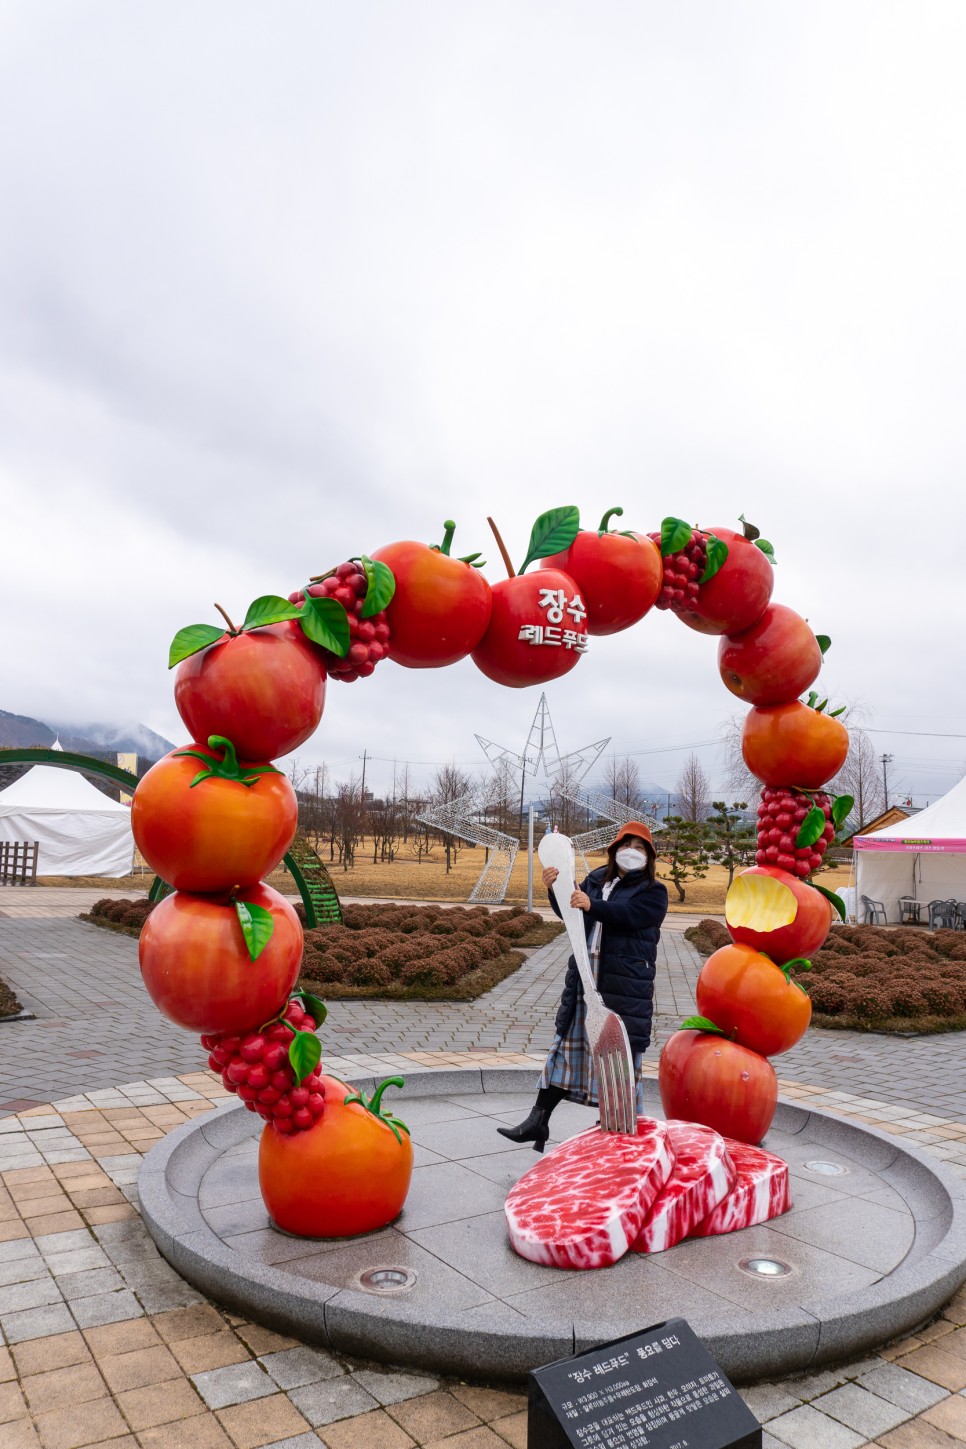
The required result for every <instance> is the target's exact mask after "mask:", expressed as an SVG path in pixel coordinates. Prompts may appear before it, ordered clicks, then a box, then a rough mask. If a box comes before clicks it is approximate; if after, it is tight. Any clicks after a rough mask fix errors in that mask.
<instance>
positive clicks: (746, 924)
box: [708, 865, 832, 1026]
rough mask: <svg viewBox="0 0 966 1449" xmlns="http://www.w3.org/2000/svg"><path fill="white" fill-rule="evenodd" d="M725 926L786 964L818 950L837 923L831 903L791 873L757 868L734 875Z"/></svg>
mask: <svg viewBox="0 0 966 1449" xmlns="http://www.w3.org/2000/svg"><path fill="white" fill-rule="evenodd" d="M725 925H726V926H727V927H728V930H729V932H730V934H731V939H732V940H733V941H737V942H738V943H739V944H740V945H743V946H751V947H752V948H753V949H754V950H756V951H764V953H765V955H766V956H769V957H770V958H771V959H772V961H774V962H775V963H776V964H777V965H779V966H784V964H785V962H786V961H792V960H794V959H795V957H797V956H805V957H808V956H811V954H812V952H813V951H817V950H818V949H819V947H820V946H821V944H822V942H823V941H824V940H825V938H826V936H827V935H828V933H829V930H830V928H831V925H832V904H831V902H830V901H829V899H828V897H827V896H823V895H822V893H821V891H817V890H816V889H815V887H814V886H811V885H809V884H808V883H807V882H806V881H803V880H799V878H798V877H797V876H794V875H790V874H789V872H788V871H787V870H779V869H778V867H777V866H771V865H755V866H752V867H751V869H750V870H743V871H742V872H741V874H740V875H736V876H735V878H734V881H733V882H732V884H731V886H730V888H729V890H728V894H727V896H726V897H725ZM708 1015H711V1013H710V1012H709V1013H708ZM711 1019H712V1021H716V1022H717V1018H716V1017H714V1016H712V1017H711ZM717 1024H718V1025H719V1026H720V1025H721V1023H720V1022H717Z"/></svg>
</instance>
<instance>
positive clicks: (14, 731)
mask: <svg viewBox="0 0 966 1449" xmlns="http://www.w3.org/2000/svg"><path fill="white" fill-rule="evenodd" d="M58 739H59V741H60V744H61V746H62V747H63V749H65V750H73V751H75V752H76V753H78V754H82V755H115V754H135V755H137V756H138V758H139V759H141V760H159V759H160V758H161V756H162V755H166V754H168V752H169V751H170V750H173V749H174V748H175V747H174V745H173V744H171V743H170V741H168V740H166V739H165V738H164V737H163V736H162V735H158V734H155V732H154V731H153V730H150V729H148V727H147V725H143V724H140V723H136V722H135V723H132V724H125V725H120V726H118V725H108V724H100V723H97V724H87V725H81V724H69V723H57V722H54V723H52V724H47V723H46V722H45V721H44V720H39V719H34V718H33V717H32V716H30V715H24V714H13V713H11V712H10V711H9V710H5V709H0V749H2V748H7V749H31V748H34V747H37V746H39V747H41V748H44V749H48V750H49V749H51V748H52V746H53V744H54V741H55V740H58Z"/></svg>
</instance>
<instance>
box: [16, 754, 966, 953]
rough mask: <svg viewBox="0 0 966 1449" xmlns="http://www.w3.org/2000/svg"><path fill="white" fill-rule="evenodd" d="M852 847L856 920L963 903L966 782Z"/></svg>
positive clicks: (860, 838) (859, 837)
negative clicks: (865, 905)
mask: <svg viewBox="0 0 966 1449" xmlns="http://www.w3.org/2000/svg"><path fill="white" fill-rule="evenodd" d="M0 798H2V797H0ZM852 843H853V845H854V847H855V874H856V895H857V896H858V897H859V905H858V907H857V912H858V916H859V919H860V920H861V919H862V906H861V900H862V897H863V896H868V897H869V898H870V899H871V900H874V901H881V902H882V904H883V905H884V906H885V909H886V915H887V916H888V918H889V920H890V921H898V920H899V897H900V896H912V897H913V898H914V899H915V900H918V901H923V902H929V901H936V900H950V899H954V900H958V901H962V900H966V778H964V779H962V780H960V782H959V784H958V785H954V786H953V788H952V789H951V790H950V791H949V793H948V795H944V796H943V797H942V799H941V800H937V801H936V802H935V804H933V805H928V806H927V807H926V809H925V810H920V811H919V813H918V814H917V815H913V816H911V817H910V818H909V819H908V820H899V821H897V822H896V824H895V825H887V826H886V827H885V828H884V829H883V830H876V831H875V832H874V833H873V834H872V835H857V836H856V837H855V839H854V840H853V842H852ZM922 919H923V924H925V923H926V921H927V919H928V917H927V915H926V912H925V909H923V912H922Z"/></svg>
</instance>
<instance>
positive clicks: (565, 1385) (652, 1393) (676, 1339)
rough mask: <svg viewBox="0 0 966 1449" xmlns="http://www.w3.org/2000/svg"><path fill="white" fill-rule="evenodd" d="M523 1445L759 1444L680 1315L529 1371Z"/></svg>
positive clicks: (732, 1447)
mask: <svg viewBox="0 0 966 1449" xmlns="http://www.w3.org/2000/svg"><path fill="white" fill-rule="evenodd" d="M528 1411H529V1412H528V1422H527V1449H761V1425H760V1424H759V1423H758V1420H757V1419H756V1418H755V1416H754V1414H753V1413H752V1412H751V1410H750V1409H749V1408H748V1406H747V1404H746V1403H745V1402H744V1400H743V1399H741V1398H739V1396H738V1395H737V1394H736V1393H735V1391H734V1389H733V1388H732V1386H731V1384H730V1383H729V1382H728V1380H727V1379H726V1378H725V1376H724V1374H723V1373H722V1372H721V1370H720V1369H719V1368H718V1365H717V1364H716V1363H715V1361H714V1359H713V1358H712V1357H711V1355H710V1353H709V1352H708V1350H707V1349H706V1348H705V1346H704V1344H703V1343H702V1342H701V1340H700V1339H699V1338H697V1337H696V1336H695V1334H694V1332H693V1330H692V1329H691V1328H689V1326H688V1325H687V1323H685V1321H684V1319H683V1318H669V1319H668V1320H667V1322H666V1323H657V1324H655V1325H654V1327H653V1328H645V1329H644V1330H643V1331H642V1332H640V1333H632V1334H629V1335H628V1336H627V1337H626V1338H616V1339H614V1340H613V1341H612V1342H611V1343H604V1344H601V1346H600V1347H599V1348H594V1349H591V1351H590V1352H589V1353H579V1354H575V1355H574V1357H573V1358H562V1359H558V1361H557V1362H556V1363H549V1364H547V1365H546V1366H545V1367H544V1368H539V1369H534V1370H533V1372H532V1373H531V1374H530V1378H529V1402H528Z"/></svg>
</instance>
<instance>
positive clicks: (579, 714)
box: [0, 0, 966, 803]
mask: <svg viewBox="0 0 966 1449" xmlns="http://www.w3.org/2000/svg"><path fill="white" fill-rule="evenodd" d="M964 72H966V9H964V7H963V5H962V4H961V3H959V0H956V3H949V4H942V3H929V4H925V5H923V4H921V3H914V0H908V3H904V4H887V3H883V0H875V3H868V4H866V3H851V4H850V3H847V0H846V3H843V0H836V3H834V4H821V3H816V0H810V3H808V4H802V5H781V6H778V5H775V4H773V3H772V0H761V3H756V4H741V3H730V4H728V5H721V4H719V3H706V4H705V3H690V4H689V3H679V4H676V5H667V4H664V3H662V4H657V3H646V0H628V3H616V0H597V3H595V4H593V5H591V4H568V3H561V0H553V3H527V0H513V3H498V0H464V3H459V4H453V3H451V0H441V3H438V4H432V3H407V4H398V3H387V4H379V3H367V0H359V3H355V4H352V5H346V4H336V3H328V0H304V3H294V0H275V3H273V4H272V5H265V4H262V3H259V4H255V3H244V0H230V3H228V0H226V3H217V0H207V3H204V4H200V5H199V4H198V3H197V0H191V3H184V0H181V3H179V0H166V3H164V4H163V5H162V4H154V5H131V4H129V3H126V0H114V3H104V0H101V3H98V0H85V3H84V4H83V5H77V4H74V3H66V0H65V3H56V0H39V3H38V0H21V3H9V0H8V3H5V4H0V197H2V213H3V221H2V224H0V497H2V514H0V529H2V538H3V544H4V547H3V556H2V564H0V614H2V618H3V620H4V625H3V641H4V644H3V667H2V672H0V686H2V687H0V708H3V709H7V710H10V711H12V712H14V713H18V714H28V715H35V716H39V717H41V718H47V719H60V720H68V721H73V722H88V721H99V720H114V721H117V722H119V723H124V722H127V721H133V720H140V721H142V722H143V723H145V724H147V725H149V726H150V727H152V728H153V729H155V730H157V731H159V732H160V733H162V734H164V735H166V736H168V737H169V738H171V739H172V740H174V741H176V742H178V743H181V742H183V740H184V738H185V731H184V728H183V726H182V725H181V724H180V721H179V719H178V717H177V714H176V712H175V710H174V705H173V698H172V692H171V685H172V676H170V675H169V674H168V673H167V672H166V668H165V666H166V656H167V647H168V643H169V641H170V638H171V636H172V635H173V634H174V633H175V632H176V630H177V629H179V628H180V627H181V626H183V625H185V624H189V623H195V622H201V621H208V622H215V621H216V616H215V614H214V611H213V608H212V604H213V601H214V600H216V599H217V600H219V601H220V602H221V603H223V604H224V605H225V606H226V608H227V609H228V610H229V612H230V613H232V614H235V615H237V614H243V613H244V610H245V607H246V605H247V604H248V602H249V601H250V600H251V599H252V598H254V597H256V596H257V595H259V594H263V593H267V592H279V593H283V594H287V593H288V592H289V591H290V590H291V589H292V588H294V587H296V586H297V585H299V584H301V583H302V582H304V580H305V578H306V577H307V575H308V574H310V573H320V572H322V571H323V570H324V569H326V568H328V567H331V566H332V565H334V564H336V563H338V562H340V561H341V560H342V559H343V558H346V557H348V556H350V555H352V554H359V553H363V552H369V551H371V550H373V549H375V548H378V547H379V546H380V545H382V544H386V543H389V542H391V541H393V540H395V539H399V538H417V539H422V540H424V541H426V542H433V541H437V540H438V539H439V538H440V536H441V525H442V521H443V519H444V518H446V517H449V516H452V517H454V518H455V519H457V521H458V524H459V529H458V533H457V536H456V543H457V544H458V545H459V547H458V549H454V552H460V553H464V552H472V551H473V550H476V549H482V550H484V551H485V553H486V557H487V558H488V559H489V560H490V562H489V564H488V566H487V569H486V573H487V575H488V577H489V578H490V579H491V581H494V582H495V581H496V580H498V579H499V578H501V577H502V576H503V573H504V570H503V568H502V565H501V564H500V561H499V558H498V555H497V554H496V551H495V549H494V548H493V547H492V544H491V541H490V537H489V533H488V530H487V527H486V523H485V517H486V515H487V513H492V514H493V515H494V516H495V517H496V519H497V521H498V523H499V524H500V526H501V529H502V531H503V533H504V536H505V537H506V539H507V542H508V545H509V547H510V552H511V554H513V555H514V557H515V559H516V560H517V562H518V563H519V561H520V560H521V558H522V555H523V553H524V552H525V550H526V544H527V539H528V537H529V530H530V526H531V523H532V522H533V519H534V518H535V517H536V516H537V514H539V513H541V512H542V511H544V510H545V509H547V508H549V507H553V506H555V505H558V504H569V503H575V504H577V505H578V506H579V507H580V510H581V518H582V521H583V522H584V523H585V524H586V525H587V526H590V527H593V526H595V525H596V523H597V521H598V519H599V518H600V516H601V514H602V513H603V512H604V511H605V509H607V508H609V507H612V506H614V505H616V504H620V505H622V506H623V508H624V510H625V512H624V519H623V523H624V524H626V525H627V526H629V527H631V528H637V529H638V530H641V531H648V530H651V529H654V528H656V527H658V526H659V523H660V520H661V518H662V517H663V516H664V515H666V514H675V515H679V516H684V517H686V518H688V519H689V520H690V521H692V522H700V523H701V524H702V525H705V526H708V525H715V524H718V525H732V524H734V525H735V526H737V524H736V519H737V515H738V514H739V513H744V514H745V515H746V516H747V517H749V518H750V519H752V520H753V521H754V522H755V523H757V524H758V526H759V527H760V528H761V530H762V532H763V534H764V535H765V537H767V538H768V539H770V540H771V541H772V543H773V544H774V547H775V551H776V555H777V557H778V560H779V566H778V569H777V572H776V580H775V595H774V597H775V598H776V600H779V601H781V602H783V603H786V604H788V605H790V606H792V607H793V608H795V609H797V610H799V611H800V612H801V613H803V614H805V615H807V616H808V618H809V620H810V622H811V623H812V625H813V627H814V628H815V629H816V630H817V631H819V632H824V633H828V634H830V635H831V636H832V638H833V647H832V650H831V652H830V654H829V657H828V661H827V664H826V666H825V669H824V671H823V675H822V677H821V685H822V688H823V691H825V692H828V693H831V694H832V695H833V697H834V698H835V699H836V700H837V701H839V700H849V701H853V702H855V703H857V704H858V705H859V706H860V708H861V711H862V718H863V722H864V724H865V725H867V726H869V727H872V728H875V729H876V730H878V731H881V732H882V733H876V734H874V735H873V736H872V739H873V742H874V745H875V748H876V751H877V753H880V752H882V751H889V752H891V753H892V754H893V756H894V761H893V764H892V766H891V770H890V780H891V781H892V783H893V787H894V788H893V791H892V793H893V794H895V793H897V792H899V791H902V792H910V793H911V794H912V795H913V796H914V798H915V799H916V800H917V803H923V802H924V801H925V800H927V799H933V798H935V797H936V795H937V794H940V793H942V792H943V791H945V790H946V789H948V788H949V787H950V786H951V785H952V784H953V783H955V781H956V780H957V779H958V778H959V777H960V776H961V774H962V773H963V770H964V768H966V670H964V668H963V635H964V624H966V606H964V596H963V567H962V551H963V539H964V533H966V529H964V523H966V518H964V514H966V506H964V502H963V489H962V479H963V474H964V463H966V409H964V405H963V397H964V391H966V389H964V384H966V264H964V258H966V189H964V164H963V158H964V153H966V86H964V85H963V75H964ZM539 693H540V690H539V689H529V690H508V689H502V688H500V687H499V686H497V685H495V684H492V683H491V682H490V681H489V680H487V679H485V678H484V677H483V676H482V675H481V674H480V673H479V672H478V671H477V670H476V668H475V666H474V665H473V664H472V663H471V662H470V661H468V660H467V661H464V662H463V663H462V664H459V665H457V666H455V667H452V668H450V669H448V670H444V671H410V670H405V669H403V668H401V667H399V666H397V665H395V664H392V663H386V664H381V665H380V666H379V667H378V668H377V670H376V672H375V674H374V675H373V676H372V677H371V678H370V679H368V680H360V681H359V682H357V683H354V684H352V685H342V684H338V683H332V684H330V687H329V694H328V701H327V705H326V711H325V715H324V718H323V721H322V724H321V726H320V729H319V731H318V733H317V734H316V736H315V737H314V739H313V740H312V742H311V744H310V745H308V746H304V747H303V748H302V749H301V750H300V751H299V754H300V757H301V759H302V760H303V762H304V763H305V764H306V765H310V766H311V765H316V764H319V763H321V762H322V761H323V760H324V761H325V762H326V763H327V764H328V765H330V767H331V768H332V769H333V772H334V773H335V774H336V775H342V776H346V775H348V773H349V772H350V771H352V770H355V771H357V772H358V770H359V768H360V767H361V760H360V759H359V756H360V755H361V752H362V750H363V749H364V748H365V749H366V750H367V752H369V753H371V754H372V755H373V756H374V757H375V763H374V764H373V765H371V766H369V769H370V770H372V771H373V773H372V774H370V775H368V776H367V783H368V782H369V781H371V782H372V784H373V786H374V787H375V788H376V789H377V791H378V790H379V789H381V788H383V787H384V786H385V785H386V784H387V783H388V780H389V779H390V777H391V772H392V764H391V762H392V760H393V759H396V760H398V761H400V762H401V761H404V760H409V761H412V762H415V766H414V768H415V771H416V774H417V775H418V774H419V772H420V771H424V770H427V769H428V768H429V766H428V762H433V761H439V760H449V759H455V760H457V761H459V762H461V763H465V764H467V765H475V764H476V763H483V757H482V755H481V754H480V753H479V751H478V749H477V746H476V745H475V742H474V739H473V735H474V732H479V733H482V734H484V735H487V736H488V737H490V738H493V739H497V740H499V741H501V742H502V743H506V744H509V745H513V746H514V747H515V748H522V745H523V741H524V738H525V736H526V732H527V729H528V727H529V724H530V720H531V718H532V716H533V713H534V710H535V708H536V705H537V700H538V697H539ZM547 694H548V699H549V703H550V708H551V711H552V715H553V719H554V723H555V726H556V730H557V735H558V739H559V742H560V744H561V746H562V748H564V749H574V748H577V747H578V746H580V745H584V744H587V743H588V742H590V741H592V740H596V739H599V738H601V737H603V736H605V735H610V736H611V737H612V744H611V747H610V748H611V750H613V751H615V752H616V753H617V754H619V755H623V754H634V755H635V757H636V758H637V760H638V763H639V765H640V768H641V774H642V776H643V777H644V778H645V779H646V780H653V781H656V782H658V783H662V784H664V785H665V786H667V787H669V788H672V789H673V787H674V782H675V780H676V778H677V776H678V774H679V773H680V770H681V767H682V766H683V763H684V760H685V758H686V757H687V755H688V753H690V752H691V751H692V750H694V751H695V752H696V753H697V754H698V755H699V757H700V759H701V760H702V762H703V763H704V765H705V767H706V769H707V770H708V772H709V774H710V775H711V777H712V780H713V781H715V782H717V781H718V779H719V778H720V761H719V753H718V749H717V747H716V746H715V744H714V743H713V742H714V740H715V739H716V737H717V734H718V730H719V726H720V724H721V722H722V721H723V720H725V719H726V718H727V716H729V715H730V714H732V713H734V712H736V711H741V709H742V706H740V705H739V704H738V702H737V701H735V700H733V699H732V696H731V695H729V694H728V693H727V691H726V690H725V689H724V686H723V685H722V684H721V682H720V680H719V677H718V673H717V668H716V643H715V641H714V640H711V639H709V638H707V637H704V636H701V635H698V634H695V633H693V632H692V631H690V630H688V629H686V628H685V627H683V626H682V625H681V624H680V623H679V622H678V621H677V620H675V619H674V618H673V617H671V616H670V615H667V614H659V613H657V612H656V611H654V612H652V614H651V615H649V616H648V617H647V618H646V619H645V620H644V621H643V622H642V623H641V624H639V625H637V626H636V627H635V628H634V629H633V630H631V631H630V632H628V633H625V634H622V635H617V636H614V637H612V638H608V639H600V640H595V641H593V642H592V645H591V649H590V651H589V653H588V654H587V656H586V657H585V658H583V659H582V660H581V662H580V664H579V665H578V667H577V668H576V669H575V670H574V671H573V673H571V674H570V675H569V676H568V677H567V678H566V679H564V680H562V681H560V682H558V683H556V684H552V685H550V686H548V689H547ZM887 731H891V732H892V733H887ZM927 732H928V733H927ZM934 736H945V737H934ZM387 762H388V763H387Z"/></svg>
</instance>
